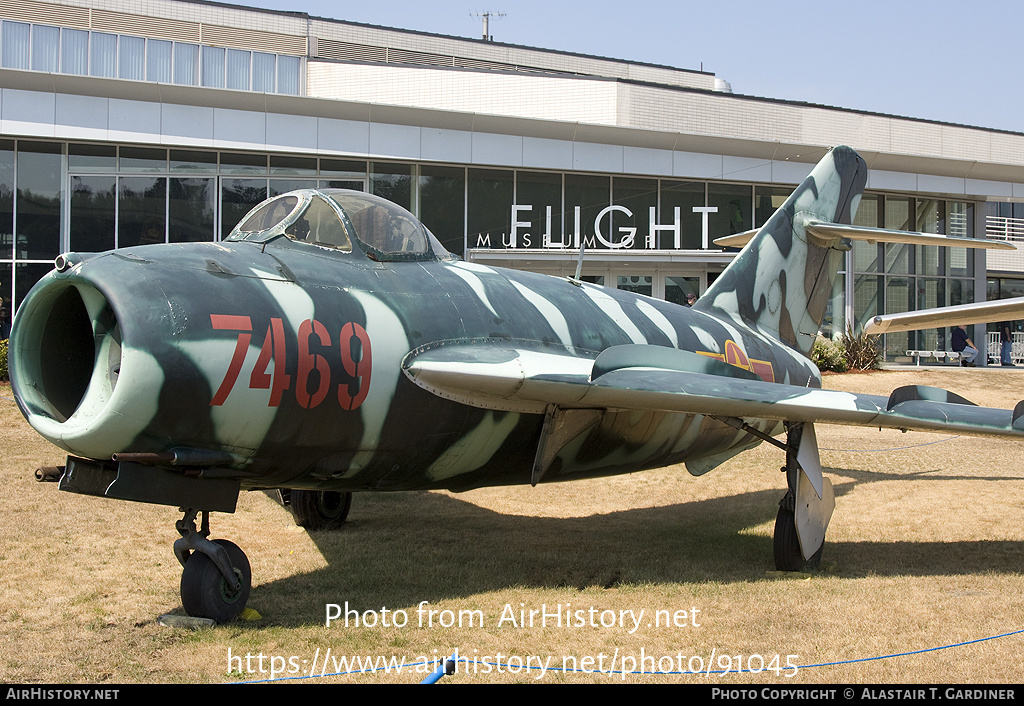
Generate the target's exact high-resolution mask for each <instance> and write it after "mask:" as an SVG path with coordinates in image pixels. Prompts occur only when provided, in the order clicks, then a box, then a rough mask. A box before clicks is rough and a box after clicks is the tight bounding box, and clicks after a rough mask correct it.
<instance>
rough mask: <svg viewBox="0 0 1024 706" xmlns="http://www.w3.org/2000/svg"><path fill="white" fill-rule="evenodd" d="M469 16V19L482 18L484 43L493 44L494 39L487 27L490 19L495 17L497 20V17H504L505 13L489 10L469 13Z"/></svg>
mask: <svg viewBox="0 0 1024 706" xmlns="http://www.w3.org/2000/svg"><path fill="white" fill-rule="evenodd" d="M469 16H470V17H482V18H483V21H484V41H485V42H493V41H494V37H492V36H491V34H490V29H489V27H490V19H491V18H492V17H495V18H497V17H504V16H505V13H504V12H491V11H490V10H485V11H484V12H471V13H469Z"/></svg>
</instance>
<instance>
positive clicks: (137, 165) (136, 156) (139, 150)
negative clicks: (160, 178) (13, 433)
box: [120, 147, 167, 172]
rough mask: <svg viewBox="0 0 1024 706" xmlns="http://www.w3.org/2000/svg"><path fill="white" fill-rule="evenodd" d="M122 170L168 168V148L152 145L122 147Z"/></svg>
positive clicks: (153, 170) (151, 170)
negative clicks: (156, 147)
mask: <svg viewBox="0 0 1024 706" xmlns="http://www.w3.org/2000/svg"><path fill="white" fill-rule="evenodd" d="M120 164H121V171H123V172H162V171H166V170H167V150H164V149H154V148H151V147H122V148H121V161H120Z"/></svg>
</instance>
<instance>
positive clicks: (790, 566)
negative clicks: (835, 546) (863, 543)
mask: <svg viewBox="0 0 1024 706" xmlns="http://www.w3.org/2000/svg"><path fill="white" fill-rule="evenodd" d="M786 429H787V432H788V434H787V437H786V445H785V450H786V465H785V466H783V467H782V468H781V470H782V472H783V473H785V474H786V486H787V490H786V494H785V495H784V496H783V497H782V500H780V501H779V512H778V514H777V515H776V516H775V535H774V538H773V542H772V545H773V549H774V553H775V568H776V569H778V570H779V571H806V570H809V569H815V568H817V567H818V565H819V564H820V563H821V553H822V550H823V549H824V548H825V530H826V528H827V527H828V522H829V520H830V519H831V518H832V511H833V510H834V509H835V495H834V494H833V492H832V483H831V482H830V481H829V479H828V478H825V477H824V476H822V474H821V460H820V459H819V457H818V440H817V437H816V435H815V433H814V425H812V424H786Z"/></svg>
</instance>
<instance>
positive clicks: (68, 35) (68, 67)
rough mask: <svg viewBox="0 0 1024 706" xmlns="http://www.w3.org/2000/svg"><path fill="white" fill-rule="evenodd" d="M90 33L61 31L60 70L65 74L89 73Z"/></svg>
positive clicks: (73, 30) (74, 30) (76, 30)
mask: <svg viewBox="0 0 1024 706" xmlns="http://www.w3.org/2000/svg"><path fill="white" fill-rule="evenodd" d="M88 68H89V33H88V32H86V31H83V30H79V29H62V30H61V31H60V70H61V73H65V74H81V75H85V74H87V73H88Z"/></svg>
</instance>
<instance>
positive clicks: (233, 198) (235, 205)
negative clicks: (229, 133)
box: [220, 155, 267, 238]
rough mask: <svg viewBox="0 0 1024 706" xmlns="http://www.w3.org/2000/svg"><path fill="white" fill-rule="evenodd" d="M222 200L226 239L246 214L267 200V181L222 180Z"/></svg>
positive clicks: (221, 221)
mask: <svg viewBox="0 0 1024 706" xmlns="http://www.w3.org/2000/svg"><path fill="white" fill-rule="evenodd" d="M234 156H238V155H234ZM220 198H221V205H220V209H221V219H220V233H221V238H226V237H227V235H228V233H230V232H231V230H232V229H233V228H234V227H235V225H236V224H237V223H238V222H239V221H240V220H242V217H243V216H245V214H247V213H248V212H249V211H251V210H252V209H253V208H254V207H255V206H256V205H257V204H259V203H261V202H263V201H266V200H267V180H266V179H221V197H220Z"/></svg>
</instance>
